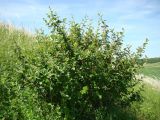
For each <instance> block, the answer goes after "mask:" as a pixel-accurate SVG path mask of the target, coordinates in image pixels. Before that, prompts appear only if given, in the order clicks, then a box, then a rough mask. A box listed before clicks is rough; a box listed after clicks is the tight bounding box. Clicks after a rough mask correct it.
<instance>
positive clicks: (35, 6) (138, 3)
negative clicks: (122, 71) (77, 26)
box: [0, 0, 160, 57]
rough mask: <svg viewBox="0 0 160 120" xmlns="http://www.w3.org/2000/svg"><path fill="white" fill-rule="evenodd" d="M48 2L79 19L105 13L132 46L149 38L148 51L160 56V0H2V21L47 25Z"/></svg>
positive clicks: (16, 24)
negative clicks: (45, 20) (123, 31)
mask: <svg viewBox="0 0 160 120" xmlns="http://www.w3.org/2000/svg"><path fill="white" fill-rule="evenodd" d="M49 6H51V8H53V9H55V10H56V11H57V12H58V14H59V15H60V16H61V17H66V18H71V17H72V16H74V18H75V20H76V21H80V20H81V19H82V18H83V17H84V16H85V15H88V16H89V17H90V18H91V19H92V20H93V21H96V20H97V18H98V17H97V13H102V14H103V17H104V19H106V20H107V24H108V25H109V26H110V27H111V28H115V30H117V31H119V30H121V28H124V29H125V37H124V42H125V44H130V45H132V46H133V50H134V49H135V48H136V47H138V46H140V45H141V44H142V43H143V41H144V40H145V38H148V39H149V44H148V46H147V49H146V53H145V54H146V55H147V56H148V57H158V56H160V0H0V21H4V22H6V23H12V24H14V25H15V26H18V27H24V28H25V29H28V30H31V31H34V29H35V28H41V27H44V22H43V20H42V18H43V17H45V16H46V13H47V12H48V7H49Z"/></svg>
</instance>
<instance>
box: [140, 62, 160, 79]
mask: <svg viewBox="0 0 160 120" xmlns="http://www.w3.org/2000/svg"><path fill="white" fill-rule="evenodd" d="M141 72H142V73H143V74H144V75H146V76H150V77H153V78H156V79H160V62H157V63H147V64H145V65H144V68H143V69H142V71H141Z"/></svg>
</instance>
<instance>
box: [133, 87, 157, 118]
mask: <svg viewBox="0 0 160 120" xmlns="http://www.w3.org/2000/svg"><path fill="white" fill-rule="evenodd" d="M141 93H142V96H143V97H144V98H143V102H141V103H135V104H132V108H133V109H134V110H136V111H134V113H136V116H137V118H138V119H139V120H160V90H155V89H152V86H150V85H147V84H146V85H145V86H144V91H142V92H141Z"/></svg>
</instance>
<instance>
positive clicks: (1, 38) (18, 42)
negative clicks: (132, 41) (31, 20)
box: [0, 11, 160, 120]
mask: <svg viewBox="0 0 160 120" xmlns="http://www.w3.org/2000/svg"><path fill="white" fill-rule="evenodd" d="M45 22H46V24H47V26H48V27H49V28H50V33H49V34H44V32H43V31H41V32H39V33H38V34H37V35H29V34H26V32H23V31H21V30H16V29H14V28H13V27H10V26H6V25H3V24H1V25H0V42H1V44H0V108H1V109H0V119H3V120H17V119H18V120H29V119H30V120H138V119H140V120H148V119H150V120H157V119H156V118H158V115H159V113H158V111H160V110H159V109H160V108H159V107H156V106H155V105H154V103H156V104H157V105H159V104H160V103H159V96H158V94H159V92H157V91H153V90H152V89H150V87H148V86H145V87H144V91H141V90H142V85H141V83H140V81H139V80H137V78H136V77H135V75H136V74H137V72H138V70H139V69H140V68H141V67H142V64H140V63H139V62H138V60H139V59H140V58H141V56H142V52H143V50H144V47H145V45H146V43H145V44H144V45H143V47H142V48H138V51H137V52H136V53H131V52H130V50H129V48H123V47H122V45H123V41H122V38H123V32H115V31H114V30H112V29H109V28H108V27H105V26H106V24H105V21H104V20H103V19H102V17H101V16H100V20H99V21H98V26H99V27H98V28H97V29H96V30H95V29H94V27H93V26H91V23H90V21H89V20H88V19H84V20H83V21H82V23H76V22H75V21H71V22H69V23H68V24H67V23H66V20H65V19H63V20H61V19H60V18H59V17H58V16H57V14H56V13H55V12H53V11H50V13H49V14H48V19H47V20H45ZM101 26H103V29H102V27H101ZM141 96H144V101H142V97H141ZM150 96H152V98H154V100H155V101H154V100H153V99H152V98H151V97H150Z"/></svg>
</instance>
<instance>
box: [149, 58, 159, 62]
mask: <svg viewBox="0 0 160 120" xmlns="http://www.w3.org/2000/svg"><path fill="white" fill-rule="evenodd" d="M157 62H160V58H159V57H155V58H148V59H147V63H157Z"/></svg>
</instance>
